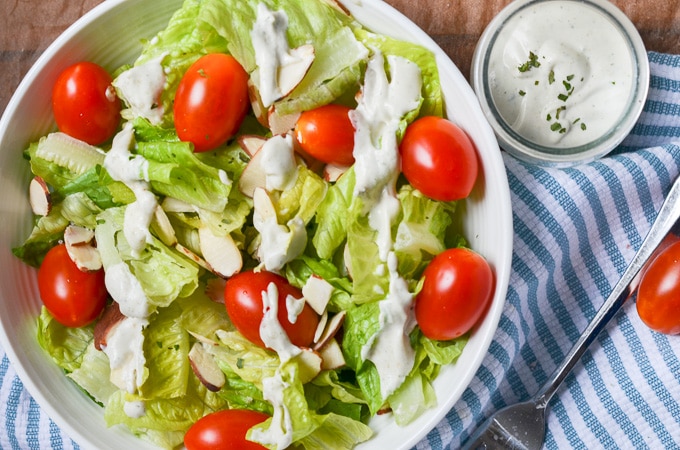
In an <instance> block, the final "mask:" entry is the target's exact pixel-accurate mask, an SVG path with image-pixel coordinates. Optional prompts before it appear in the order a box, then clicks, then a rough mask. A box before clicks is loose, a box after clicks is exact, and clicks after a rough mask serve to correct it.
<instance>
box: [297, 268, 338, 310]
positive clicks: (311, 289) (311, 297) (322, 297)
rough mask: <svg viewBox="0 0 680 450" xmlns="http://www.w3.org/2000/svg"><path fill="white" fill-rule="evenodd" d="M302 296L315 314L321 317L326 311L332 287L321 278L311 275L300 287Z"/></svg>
mask: <svg viewBox="0 0 680 450" xmlns="http://www.w3.org/2000/svg"><path fill="white" fill-rule="evenodd" d="M302 295H303V296H304V297H305V300H306V301H307V303H308V304H309V306H311V307H312V309H313V310H314V311H316V313H317V314H319V315H321V314H323V313H324V311H326V306H328V302H329V301H330V300H331V296H332V295H333V285H331V284H330V283H329V282H328V281H326V280H324V279H323V278H321V277H319V276H317V275H312V276H311V277H309V278H307V281H306V282H305V284H304V286H302Z"/></svg>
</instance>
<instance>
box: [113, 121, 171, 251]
mask: <svg viewBox="0 0 680 450" xmlns="http://www.w3.org/2000/svg"><path fill="white" fill-rule="evenodd" d="M133 141H134V129H133V128H132V125H131V124H130V123H129V122H128V123H126V124H125V126H124V127H123V129H122V130H121V131H120V132H119V133H118V134H117V135H116V136H114V138H113V143H112V145H111V150H109V152H108V153H107V154H106V157H105V158H104V168H105V169H106V170H107V171H108V172H109V175H111V178H113V179H114V180H117V181H121V182H122V183H124V184H125V185H126V186H127V187H128V188H130V190H132V192H134V194H135V201H134V202H132V203H130V204H129V205H127V207H126V208H125V218H124V226H123V234H124V235H125V239H126V240H127V241H128V244H130V248H131V250H132V254H133V255H138V254H139V253H140V252H141V251H142V250H143V249H144V246H145V245H146V243H147V242H149V241H150V240H151V232H150V231H149V225H150V224H151V220H152V219H153V216H154V213H155V212H156V208H157V207H158V200H157V199H156V196H155V195H154V194H153V193H152V192H151V191H150V188H149V182H148V181H146V180H147V179H148V166H149V162H148V161H147V160H146V159H145V158H144V157H143V156H141V155H133V154H132V153H130V147H131V146H132V145H133Z"/></svg>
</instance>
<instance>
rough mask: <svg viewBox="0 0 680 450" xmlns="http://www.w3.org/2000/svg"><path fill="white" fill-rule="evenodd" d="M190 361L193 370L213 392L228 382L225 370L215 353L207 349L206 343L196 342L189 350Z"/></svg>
mask: <svg viewBox="0 0 680 450" xmlns="http://www.w3.org/2000/svg"><path fill="white" fill-rule="evenodd" d="M189 363H190V364H191V370H193V372H194V374H195V375H196V377H197V378H198V380H199V381H200V382H201V383H203V385H204V386H205V387H206V388H207V389H208V390H209V391H212V392H217V391H219V390H220V389H222V386H224V384H225V383H226V381H227V380H226V377H225V376H224V372H222V369H220V366H219V365H218V364H217V363H216V362H215V358H214V357H213V355H212V354H211V353H210V352H209V351H208V350H206V348H205V347H204V344H202V343H201V342H196V343H194V345H193V346H192V347H191V350H190V351H189Z"/></svg>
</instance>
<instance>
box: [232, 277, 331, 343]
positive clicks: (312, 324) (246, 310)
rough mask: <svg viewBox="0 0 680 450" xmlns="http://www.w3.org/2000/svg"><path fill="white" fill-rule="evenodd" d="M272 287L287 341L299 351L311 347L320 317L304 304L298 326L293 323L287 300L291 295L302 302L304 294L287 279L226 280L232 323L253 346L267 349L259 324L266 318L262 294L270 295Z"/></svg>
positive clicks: (253, 278) (248, 278) (250, 278)
mask: <svg viewBox="0 0 680 450" xmlns="http://www.w3.org/2000/svg"><path fill="white" fill-rule="evenodd" d="M269 283H274V284H275V285H276V287H277V288H278V292H279V299H278V300H279V302H278V308H279V310H278V315H277V317H278V319H279V322H280V323H281V326H282V327H283V329H284V330H285V332H286V334H287V335H288V338H289V339H290V341H291V342H292V343H293V344H294V345H297V346H298V347H309V346H310V345H311V344H312V341H313V340H314V333H315V332H316V327H317V326H318V324H319V317H318V316H317V314H316V313H315V312H314V310H313V309H312V308H311V307H310V306H309V305H308V304H305V306H304V308H303V309H302V312H301V313H300V314H299V315H298V316H297V319H296V320H295V323H290V321H289V320H288V310H287V308H286V297H288V296H289V295H292V296H293V297H295V298H297V299H299V298H302V292H301V291H300V290H299V289H298V288H296V287H294V286H292V285H291V284H290V283H288V280H286V279H285V278H284V277H282V276H280V275H277V274H275V273H272V272H267V271H261V272H254V271H247V272H241V273H238V274H236V275H234V276H233V277H231V278H230V279H229V280H227V284H226V286H225V288H224V302H225V305H226V308H227V313H228V314H229V318H230V319H231V321H232V323H233V324H234V326H235V327H236V329H237V330H238V331H240V332H241V334H243V335H244V336H245V337H246V339H248V340H249V341H250V342H252V343H254V344H256V345H259V346H260V347H265V345H264V343H263V342H262V339H261V338H260V323H261V322H262V316H263V311H262V307H263V306H262V305H263V303H262V293H263V292H267V288H268V286H269Z"/></svg>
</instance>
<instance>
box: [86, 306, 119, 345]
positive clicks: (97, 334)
mask: <svg viewBox="0 0 680 450" xmlns="http://www.w3.org/2000/svg"><path fill="white" fill-rule="evenodd" d="M123 319H125V316H124V315H123V313H121V312H120V307H119V306H118V303H117V302H112V303H111V304H110V305H108V306H107V307H106V308H104V312H103V313H102V315H101V317H100V318H99V320H98V321H97V322H96V323H95V325H94V332H93V334H94V348H96V349H97V350H101V349H102V348H103V347H106V342H107V339H108V336H109V335H110V333H111V332H112V331H113V329H114V328H115V327H116V326H117V325H118V324H119V323H120V322H121V321H122V320H123Z"/></svg>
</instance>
